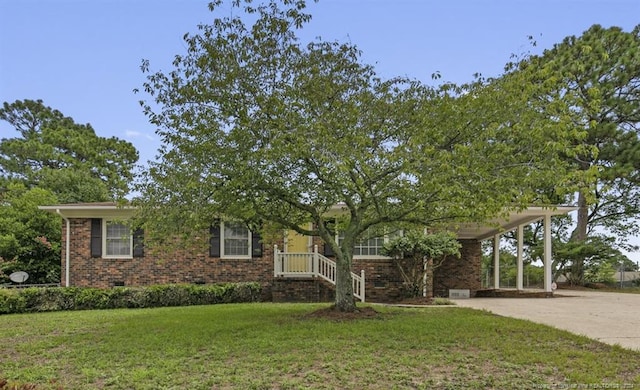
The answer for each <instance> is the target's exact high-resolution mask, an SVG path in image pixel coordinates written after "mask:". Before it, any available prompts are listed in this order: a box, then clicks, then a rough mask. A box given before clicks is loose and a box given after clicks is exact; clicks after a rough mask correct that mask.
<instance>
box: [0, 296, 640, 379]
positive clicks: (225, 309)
mask: <svg viewBox="0 0 640 390" xmlns="http://www.w3.org/2000/svg"><path fill="white" fill-rule="evenodd" d="M323 307H326V305H317V304H314V305H311V304H271V303H259V304H229V305H214V306H191V307H177V308H158V309H130V310H103V311H79V312H57V313H40V314H22V315H5V316H0V378H5V379H8V380H9V381H10V382H12V381H19V382H20V383H36V384H38V388H44V389H46V388H58V387H62V388H64V389H103V388H107V389H218V388H220V389H230V388H241V389H251V388H253V389H299V388H314V389H317V388H320V389H322V388H326V389H334V388H367V389H391V388H397V389H413V388H424V389H431V388H438V389H510V388H572V387H570V386H571V385H576V387H574V388H627V389H631V388H639V389H640V352H634V351H630V350H626V349H623V348H619V347H612V346H608V345H605V344H602V343H599V342H596V341H593V340H590V339H587V338H585V337H581V336H576V335H573V334H571V333H568V332H564V331H560V330H555V329H552V328H549V327H546V326H543V325H537V324H533V323H531V322H527V321H521V320H515V319H509V318H504V317H498V316H495V315H492V314H490V313H488V312H481V311H473V310H470V309H463V308H455V307H428V308H422V309H401V308H391V307H382V306H375V310H377V311H378V312H380V314H379V315H377V316H376V317H374V318H362V319H357V320H351V321H342V322H340V321H331V320H327V319H322V318H316V317H312V316H311V315H310V314H311V313H313V312H314V311H316V310H318V309H320V308H323ZM554 386H555V387H554ZM578 386H584V387H578ZM587 386H591V387H587ZM605 386H609V387H605Z"/></svg>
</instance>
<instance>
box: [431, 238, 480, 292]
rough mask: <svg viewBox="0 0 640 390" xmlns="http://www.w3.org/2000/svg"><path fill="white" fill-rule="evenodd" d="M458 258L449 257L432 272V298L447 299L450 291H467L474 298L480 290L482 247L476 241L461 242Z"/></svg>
mask: <svg viewBox="0 0 640 390" xmlns="http://www.w3.org/2000/svg"><path fill="white" fill-rule="evenodd" d="M460 242H461V243H462V249H461V250H460V255H461V256H460V258H457V257H454V256H452V257H449V258H447V259H446V260H445V261H444V262H443V263H442V265H440V266H439V267H438V268H436V269H435V270H434V275H433V292H434V296H441V297H448V296H449V290H450V289H469V290H471V296H475V293H476V292H477V291H478V290H481V289H482V281H481V272H482V271H481V261H482V247H481V245H480V241H477V240H461V241H460Z"/></svg>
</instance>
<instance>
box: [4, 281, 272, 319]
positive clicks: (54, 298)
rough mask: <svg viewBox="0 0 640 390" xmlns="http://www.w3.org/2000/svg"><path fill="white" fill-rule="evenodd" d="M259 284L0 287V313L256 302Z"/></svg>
mask: <svg viewBox="0 0 640 390" xmlns="http://www.w3.org/2000/svg"><path fill="white" fill-rule="evenodd" d="M260 293H261V286H260V284H259V283H223V284H210V285H191V284H170V285H158V286H149V287H114V288H110V289H99V288H86V287H45V288H40V287H31V288H26V289H0V314H14V313H34V312H46V311H61V310H96V309H120V308H143V307H163V306H189V305H211V304H216V303H242V302H256V301H258V300H259V299H260Z"/></svg>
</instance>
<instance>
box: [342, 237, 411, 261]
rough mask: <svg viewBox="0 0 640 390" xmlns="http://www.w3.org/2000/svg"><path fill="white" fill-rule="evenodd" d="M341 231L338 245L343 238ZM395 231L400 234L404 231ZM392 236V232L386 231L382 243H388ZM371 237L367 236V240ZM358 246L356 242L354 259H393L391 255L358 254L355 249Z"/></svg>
mask: <svg viewBox="0 0 640 390" xmlns="http://www.w3.org/2000/svg"><path fill="white" fill-rule="evenodd" d="M340 233H341V232H336V243H338V245H340V241H341V240H342V239H341V237H340ZM394 233H396V234H398V235H400V236H402V235H403V231H402V230H398V231H396V232H394ZM392 237H394V236H393V235H392V234H390V233H385V234H384V235H383V236H382V238H383V240H382V244H383V245H384V244H386V243H388V242H389V241H390V240H391V239H392ZM370 238H379V236H378V237H370ZM370 238H367V240H369V239H370ZM358 246H359V245H358V243H356V244H355V245H354V246H353V251H354V254H353V258H354V259H371V260H388V259H391V257H389V256H383V255H356V254H355V251H356V247H358ZM368 248H370V247H368ZM380 248H381V247H380Z"/></svg>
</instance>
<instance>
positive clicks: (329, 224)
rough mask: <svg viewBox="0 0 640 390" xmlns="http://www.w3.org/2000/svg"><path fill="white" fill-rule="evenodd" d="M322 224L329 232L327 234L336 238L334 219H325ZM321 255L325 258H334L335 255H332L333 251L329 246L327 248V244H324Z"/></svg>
mask: <svg viewBox="0 0 640 390" xmlns="http://www.w3.org/2000/svg"><path fill="white" fill-rule="evenodd" d="M323 223H324V227H325V228H326V229H327V230H328V231H329V233H331V235H333V236H334V237H335V236H336V220H335V219H334V218H329V219H325V220H324V221H323ZM323 253H324V255H325V256H328V257H331V256H335V253H333V249H331V246H329V244H327V243H325V244H324V248H323Z"/></svg>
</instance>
